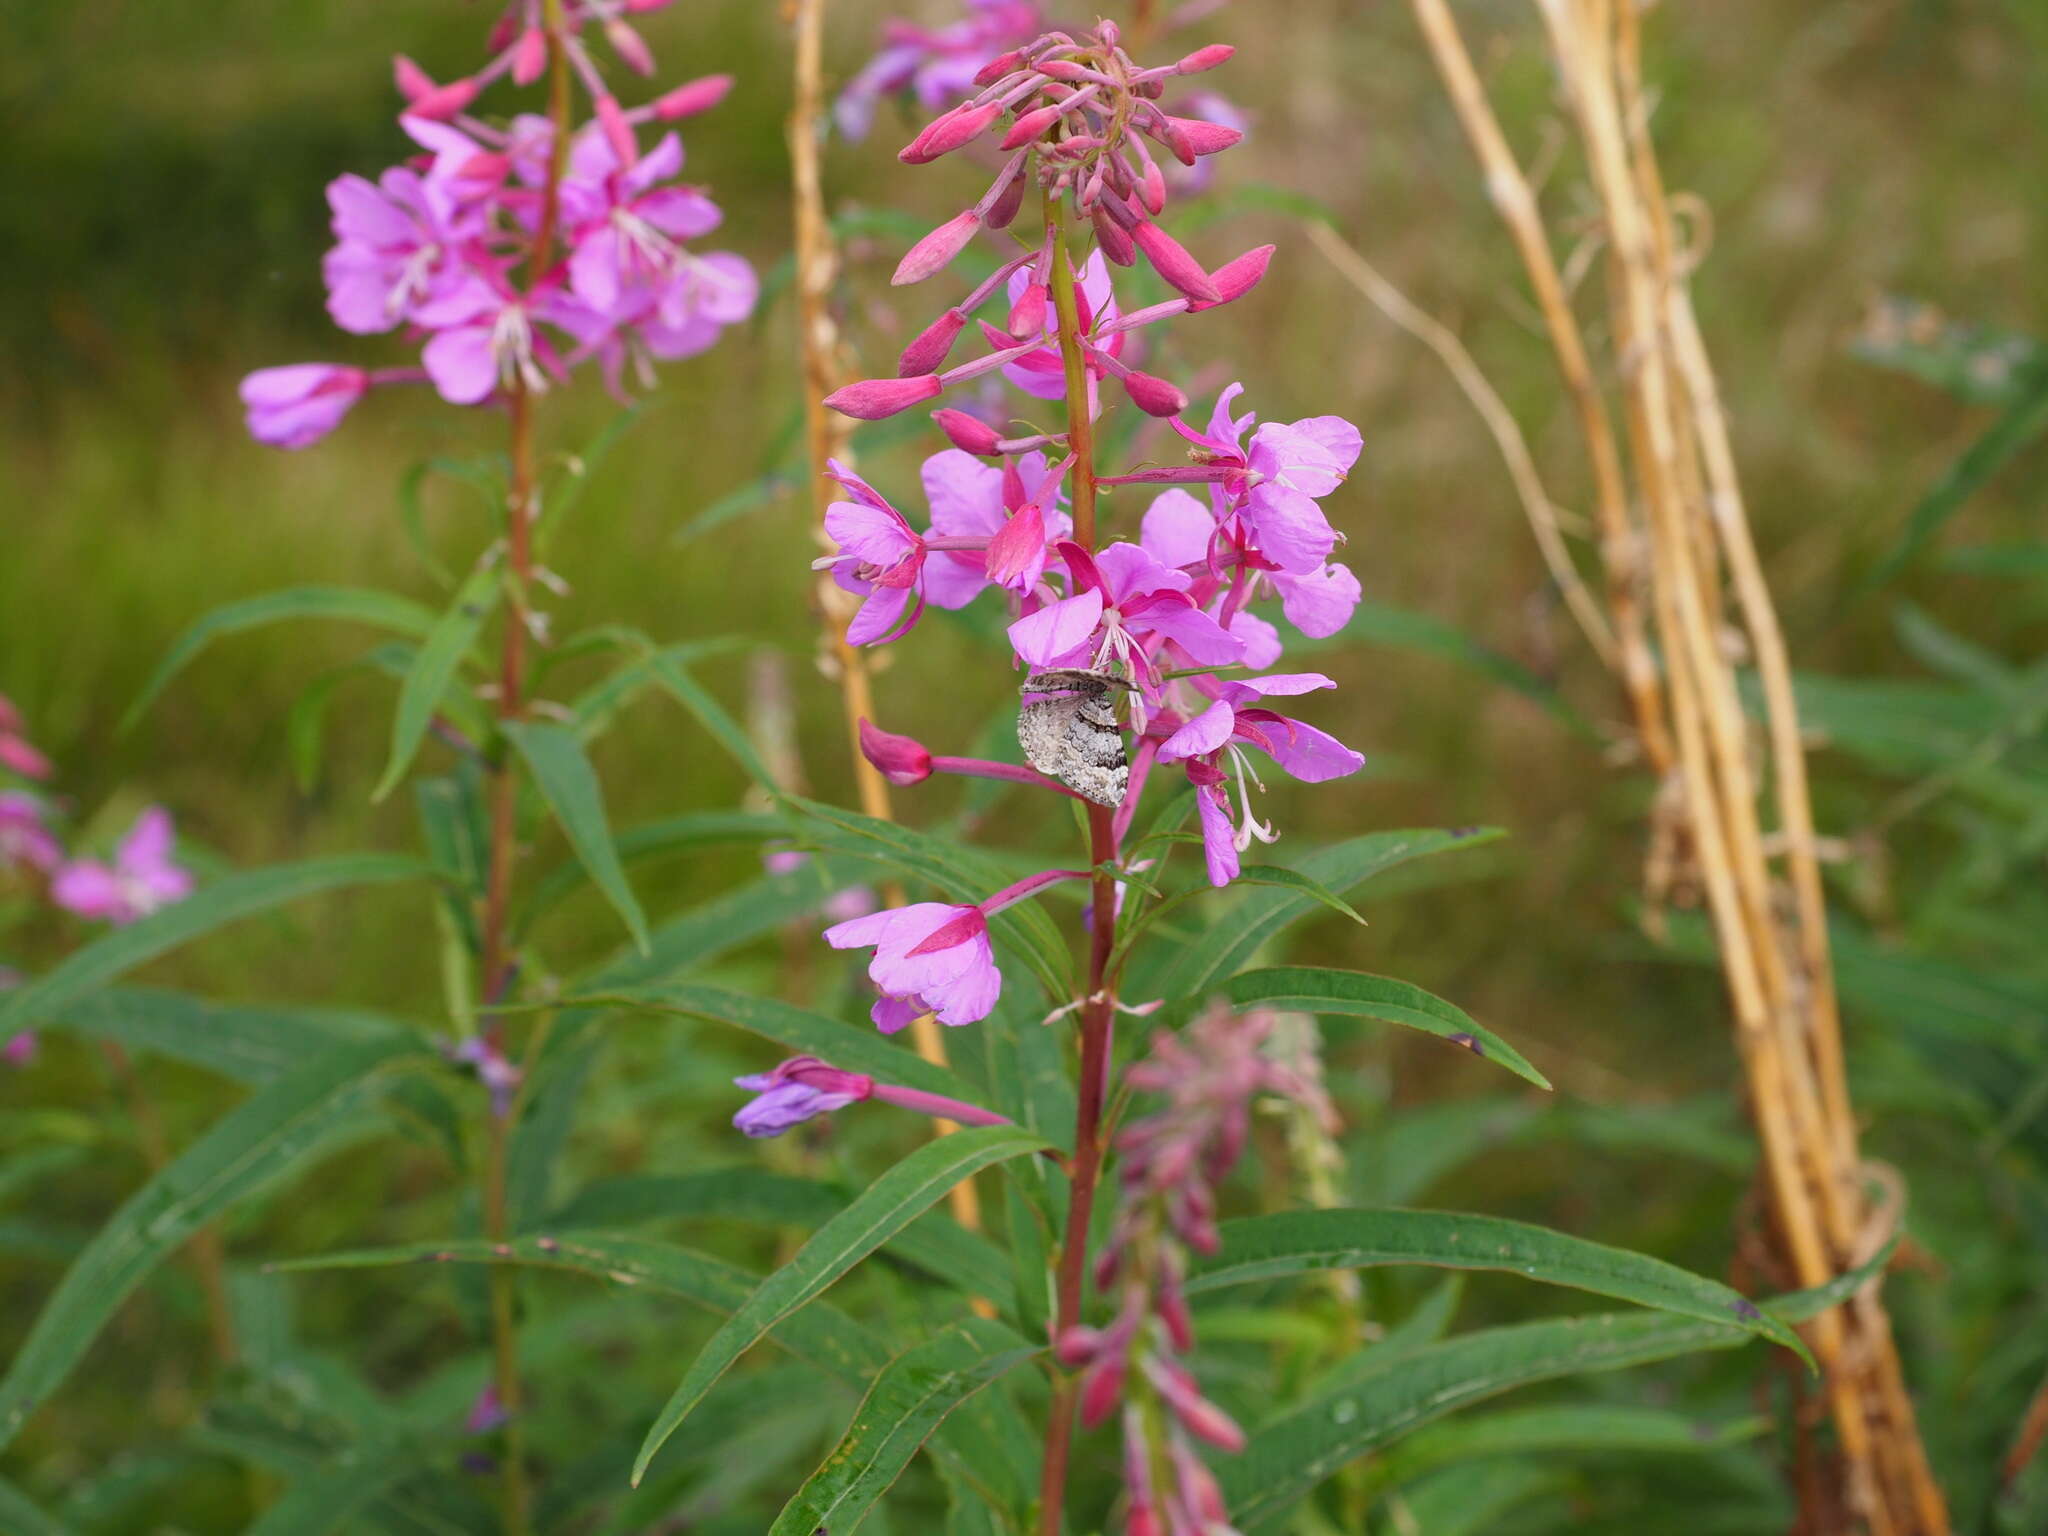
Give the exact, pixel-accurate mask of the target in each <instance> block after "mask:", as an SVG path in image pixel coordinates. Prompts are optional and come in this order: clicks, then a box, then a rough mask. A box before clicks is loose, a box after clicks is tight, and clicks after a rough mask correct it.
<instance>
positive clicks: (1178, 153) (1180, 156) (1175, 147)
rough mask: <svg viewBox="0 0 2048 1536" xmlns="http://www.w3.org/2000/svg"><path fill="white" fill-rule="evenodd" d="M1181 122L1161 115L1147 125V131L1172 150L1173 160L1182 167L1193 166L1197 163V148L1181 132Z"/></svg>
mask: <svg viewBox="0 0 2048 1536" xmlns="http://www.w3.org/2000/svg"><path fill="white" fill-rule="evenodd" d="M1181 122H1182V119H1180V118H1175V117H1168V116H1166V115H1165V114H1164V113H1161V114H1159V115H1158V116H1157V117H1156V118H1155V119H1154V120H1153V121H1152V122H1150V123H1148V124H1146V125H1145V131H1146V132H1147V133H1150V134H1151V135H1152V136H1153V137H1154V138H1156V139H1158V140H1159V142H1160V143H1162V144H1164V145H1165V146H1166V147H1167V148H1168V149H1170V150H1172V151H1173V158H1174V159H1176V160H1178V161H1179V162H1180V163H1181V164H1182V165H1193V164H1194V163H1195V146H1194V145H1193V144H1191V143H1190V142H1188V136H1187V135H1186V134H1185V133H1183V132H1181V130H1180V127H1179V124H1180V123H1181Z"/></svg>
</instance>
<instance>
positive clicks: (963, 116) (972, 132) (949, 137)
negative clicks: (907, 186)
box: [896, 101, 1003, 165]
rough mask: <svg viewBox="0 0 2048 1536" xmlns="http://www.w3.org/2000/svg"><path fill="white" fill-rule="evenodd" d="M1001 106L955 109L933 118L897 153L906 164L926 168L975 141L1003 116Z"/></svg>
mask: <svg viewBox="0 0 2048 1536" xmlns="http://www.w3.org/2000/svg"><path fill="white" fill-rule="evenodd" d="M1002 110H1003V108H1002V103H1001V102H997V101H991V102H987V103H985V104H983V105H982V106H979V107H955V108H954V109H953V110H952V111H951V112H948V113H946V114H945V115H944V116H942V117H939V118H935V119H934V120H933V121H932V123H931V124H930V126H928V127H927V128H926V129H925V130H924V132H923V133H920V134H919V135H918V136H917V137H916V138H914V139H912V140H911V141H910V142H909V143H908V144H906V145H905V146H904V147H903V148H902V149H901V150H899V151H898V152H897V155H896V158H897V159H898V160H901V161H902V162H903V163H904V164H905V165H929V164H930V163H931V162H932V161H934V160H936V159H938V158H939V157H940V156H941V155H950V154H951V153H952V152H953V151H954V150H956V149H958V148H959V147H960V146H961V145H962V144H965V143H967V142H968V141H969V140H971V139H974V138H977V137H979V136H980V134H981V133H982V132H983V130H985V129H986V128H987V127H988V125H989V124H990V123H992V122H994V121H995V120H996V119H997V118H998V117H1000V116H1001V115H1002Z"/></svg>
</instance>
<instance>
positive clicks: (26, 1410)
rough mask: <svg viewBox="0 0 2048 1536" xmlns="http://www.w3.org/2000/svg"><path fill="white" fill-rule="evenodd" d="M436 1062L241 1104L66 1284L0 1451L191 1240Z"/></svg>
mask: <svg viewBox="0 0 2048 1536" xmlns="http://www.w3.org/2000/svg"><path fill="white" fill-rule="evenodd" d="M171 910H176V909H171ZM131 931H132V930H131ZM428 1058H429V1053H428V1052H427V1050H426V1049H425V1047H424V1046H422V1045H421V1044H420V1043H419V1042H418V1041H417V1040H415V1039H413V1038H412V1037H410V1036H397V1037H391V1038H379V1039H372V1040H364V1041H359V1042H354V1043H351V1044H348V1045H342V1046H337V1047H335V1048H334V1049H333V1050H331V1051H328V1052H327V1053H325V1054H324V1055H321V1056H317V1057H315V1058H314V1059H313V1060H311V1061H309V1062H307V1063H306V1065H305V1066H303V1067H301V1068H299V1069H298V1070H297V1071H295V1072H293V1073H291V1074H290V1075H288V1076H286V1077H282V1078H279V1079H278V1080H277V1081H276V1082H274V1083H272V1084H271V1085H270V1086H269V1087H267V1088H265V1089H263V1090H262V1091H260V1092H259V1093H257V1094H256V1095H255V1096H254V1097H253V1098H250V1099H248V1100H246V1101H244V1102H243V1103H242V1104H240V1105H238V1106H237V1107H236V1108H235V1109H233V1110H232V1111H230V1112H229V1113H228V1114H227V1115H225V1116H223V1117H222V1118H221V1119H220V1120H219V1121H217V1122H215V1124H214V1125H213V1127H212V1128H211V1129H210V1130H208V1131H207V1133H206V1134H205V1135H204V1136H202V1137H200V1138H199V1140H198V1141H196V1142H194V1143H193V1144H192V1145H191V1146H190V1147H188V1148H186V1149H185V1151H184V1152H182V1153H180V1154H179V1155H178V1156H177V1157H176V1158H175V1159H173V1160H172V1161H171V1162H170V1163H169V1164H168V1165H167V1166H166V1167H165V1168H164V1169H163V1170H162V1171H161V1172H160V1173H158V1174H157V1175H156V1176H155V1177H154V1178H152V1179H151V1180H150V1181H149V1182H148V1183H147V1184H145V1185H143V1187H142V1188H141V1189H139V1190H137V1191H136V1192H135V1193H134V1194H133V1195H131V1196H130V1197H129V1198H128V1200H127V1202H126V1203H125V1204H123V1205H122V1207H121V1208H120V1209H119V1210H118V1211H116V1212H115V1213H114V1214H113V1216H112V1217H111V1218H110V1219H109V1220H108V1221H107V1223H106V1225H104V1226H103V1227H101V1228H100V1229H99V1231H98V1232H97V1233H95V1234H94V1236H93V1239H92V1241H91V1242H90V1243H88V1244H87V1245H86V1248H85V1251H84V1252H83V1253H81V1254H80V1255H79V1256H78V1259H77V1261H76V1262H75V1263H73V1264H72V1266H71V1268H70V1269H69V1270H68V1271H67V1272H66V1273H65V1276H64V1279H63V1280H62V1281H61V1282H60V1283H59V1284H58V1286H57V1289H56V1291H55V1292H54V1293H53V1294H52V1295H51V1297H50V1299H49V1300H48V1301H47V1302H46V1303H45V1304H44V1306H43V1310H42V1313H41V1315H40V1316H38V1317H37V1318H36V1321H35V1325H34V1327H32V1328H31V1329H30V1330H29V1335H28V1339H27V1341H26V1342H25V1343H24V1344H23V1345H22V1346H21V1350H20V1352H19V1353H18V1354H17V1355H16V1356H15V1357H14V1360H13V1363H12V1364H11V1365H10V1366H9V1367H8V1371H7V1376H6V1379H5V1380H4V1381H0V1445H5V1444H7V1443H8V1442H9V1441H11V1440H13V1438H14V1436H15V1434H16V1433H17V1432H18V1431H19V1430H20V1429H21V1426H22V1425H23V1423H25V1422H26V1421H27V1419H28V1416H29V1414H31V1413H32V1412H34V1411H35V1409H36V1408H38V1407H39V1406H41V1404H42V1403H43V1401H44V1400H45V1399H47V1398H48V1397H49V1396H50V1394H51V1393H52V1392H54V1391H56V1389H57V1388H58V1387H59V1386H61V1385H62V1384H63V1382H64V1379H65V1377H67V1376H68V1375H69V1374H70V1373H71V1369H72V1367H73V1366H75V1365H76V1364H77V1363H78V1361H79V1359H80V1357H81V1356H83V1355H84V1353H85V1351H86V1348H87V1346H88V1345H90V1344H91V1343H92V1341H93V1338H94V1337H95V1336H96V1335H97V1334H98V1333H99V1331H100V1329H101V1328H102V1327H103V1326H104V1325H105V1324H106V1321H107V1319H108V1318H109V1317H111V1316H112V1315H113V1313H114V1310H115V1308H117V1307H119V1306H120V1304H121V1302H122V1300H123V1299H124V1298H125V1297H126V1296H127V1295H128V1293H129V1292H130V1291H132V1290H134V1289H135V1287H136V1286H137V1285H139V1284H140V1283H141V1282H142V1280H143V1278H144V1277H145V1276H146V1275H148V1274H149V1272H150V1271H151V1270H153V1269H154V1268H155V1267H156V1266H157V1265H158V1264H160V1263H161V1262H163V1260H164V1259H165V1258H167V1257H168V1256H169V1255H171V1254H172V1253H174V1252H176V1251H177V1249H178V1248H179V1246H180V1245H182V1244H183V1243H184V1241H185V1239H186V1238H188V1237H190V1236H191V1235H192V1233H193V1232H195V1231H196V1230H198V1228H199V1227H200V1226H201V1225H203V1224H204V1223H206V1222H208V1221H210V1220H212V1219H213V1218H214V1217H216V1216H218V1215H220V1214H221V1213H222V1212H223V1211H225V1210H227V1209H229V1208H230V1207H231V1206H233V1205H235V1204H236V1203H238V1202H239V1201H241V1200H244V1199H246V1198H247V1197H249V1196H250V1195H253V1194H255V1193H257V1192H258V1191H259V1190H262V1189H264V1188H266V1187H268V1186H270V1185H272V1184H274V1183H276V1182H277V1181H278V1180H279V1179H280V1178H282V1177H284V1176H285V1175H286V1174H288V1173H290V1172H292V1171H293V1170H294V1168H295V1166H296V1165H297V1163H298V1162H299V1161H300V1159H301V1158H302V1157H303V1156H304V1155H305V1154H306V1153H307V1152H309V1151H310V1150H311V1149H313V1148H314V1147H316V1146H317V1145H319V1144H320V1143H321V1141H322V1140H323V1138H324V1137H325V1136H326V1135H327V1133H328V1132H329V1131H331V1130H333V1129H334V1128H335V1126H336V1125H338V1124H339V1123H340V1122H341V1121H342V1120H343V1119H344V1118H345V1117H347V1116H349V1115H352V1114H354V1113H356V1112H357V1111H358V1110H359V1109H361V1107H362V1105H363V1103H364V1101H365V1100H366V1099H368V1098H370V1097H371V1096H372V1095H374V1094H377V1093H380V1092H382V1091H383V1089H384V1087H385V1085H386V1080H387V1079H388V1078H389V1077H390V1076H391V1075H392V1074H393V1073H394V1072H396V1071H398V1070H400V1069H401V1068H404V1067H408V1066H410V1065H413V1064H414V1063H416V1062H418V1061H421V1060H423V1059H428Z"/></svg>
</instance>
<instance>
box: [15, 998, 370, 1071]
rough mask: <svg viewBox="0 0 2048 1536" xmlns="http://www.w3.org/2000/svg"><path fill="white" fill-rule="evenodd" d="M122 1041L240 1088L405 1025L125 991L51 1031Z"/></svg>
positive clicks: (67, 1012) (80, 1005) (68, 1016)
mask: <svg viewBox="0 0 2048 1536" xmlns="http://www.w3.org/2000/svg"><path fill="white" fill-rule="evenodd" d="M51 1026H54V1027H56V1028H59V1029H69V1030H75V1031H76V1032H77V1033H79V1034H81V1035H89V1036H91V1037H92V1038H94V1039H96V1040H117V1041H119V1042H120V1043H121V1044H122V1045H125V1046H127V1047H128V1048H129V1049H130V1050H133V1051H146V1052H153V1053H155V1054H157V1055H160V1056H167V1057H169V1058H170V1059H171V1060H173V1061H183V1062H188V1063H190V1064H191V1065H193V1066H196V1067H204V1068H205V1069H206V1070H208V1071H209V1072H218V1073H220V1074H221V1075H222V1076H223V1077H227V1078H232V1079H233V1080H234V1081H236V1082H238V1083H268V1082H272V1081H274V1080H275V1079H277V1078H279V1077H282V1076H283V1075H284V1074H285V1073H287V1072H289V1071H291V1070H292V1069H293V1068H295V1067H298V1066H301V1065H303V1064H304V1063H305V1062H306V1061H307V1060H308V1059H309V1058H311V1057H313V1056H316V1055H318V1054H319V1053H320V1052H322V1051H325V1050H327V1049H329V1048H331V1047H333V1046H336V1045H340V1044H343V1043H344V1042H346V1041H350V1040H365V1039H369V1038H370V1037H372V1036H376V1035H399V1034H403V1033H404V1032H405V1026H404V1025H402V1024H400V1023H399V1022H398V1021H397V1020H396V1019H389V1018H384V1017H382V1016H380V1015H378V1014H374V1013H366V1012H355V1011H350V1010H344V1009H339V1008H299V1007H289V1006H284V1005H265V1004H261V1003H254V1004H250V1003H217V1002H214V1001H212V1000H211V999H208V998H203V997H193V996H192V995H190V994H189V993H184V992H167V991H158V990H155V989H144V988H129V987H118V988H112V989H109V990H106V991H100V992H95V993H93V994H91V995H90V996H88V997H83V998H80V999H79V1000H78V1001H77V1002H75V1003H72V1004H70V1005H69V1006H67V1007H65V1008H63V1009H62V1010H61V1011H60V1012H59V1013H58V1014H57V1015H56V1017H54V1018H52V1019H49V1020H46V1021H45V1027H46V1028H47V1027H51Z"/></svg>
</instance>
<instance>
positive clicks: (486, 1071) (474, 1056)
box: [448, 1035, 525, 1120]
mask: <svg viewBox="0 0 2048 1536" xmlns="http://www.w3.org/2000/svg"><path fill="white" fill-rule="evenodd" d="M448 1056H449V1059H450V1060H452V1061H460V1062H464V1063H466V1064H468V1065H469V1066H470V1067H472V1068H473V1069H475V1072H476V1078H477V1081H478V1082H480V1083H482V1084H483V1085H484V1090H485V1092H487V1093H488V1094H489V1095H490V1096H491V1113H492V1114H493V1115H495V1116H497V1117H498V1119H500V1120H503V1119H504V1118H505V1117H506V1116H508V1115H509V1114H511V1112H512V1100H513V1098H514V1096H515V1095H517V1094H518V1092H519V1084H520V1082H521V1081H522V1080H523V1079H524V1077H525V1074H524V1073H523V1072H521V1071H520V1070H519V1068H518V1067H517V1066H515V1065H514V1064H513V1063H512V1062H511V1061H510V1060H508V1059H507V1058H506V1056H505V1053H504V1052H503V1051H501V1050H499V1049H498V1047H497V1046H496V1045H495V1044H493V1043H492V1042H491V1041H489V1040H487V1039H485V1038H484V1037H483V1036H482V1035H468V1036H465V1037H464V1038H463V1040H462V1041H461V1043H460V1044H458V1045H457V1046H456V1047H455V1048H454V1049H453V1050H451V1051H449V1052H448Z"/></svg>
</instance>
